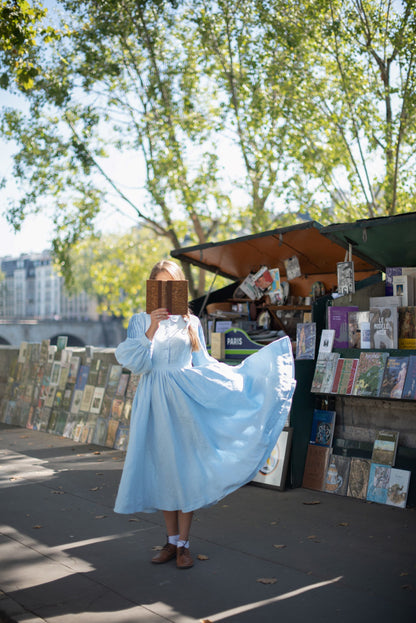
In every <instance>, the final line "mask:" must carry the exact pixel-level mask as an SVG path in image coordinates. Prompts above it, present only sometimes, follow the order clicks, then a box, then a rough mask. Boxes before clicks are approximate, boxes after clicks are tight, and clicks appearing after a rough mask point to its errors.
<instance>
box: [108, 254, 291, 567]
mask: <svg viewBox="0 0 416 623" xmlns="http://www.w3.org/2000/svg"><path fill="white" fill-rule="evenodd" d="M150 279H159V280H184V275H183V272H182V270H181V269H180V268H179V266H178V265H177V264H175V263H174V262H171V261H168V260H162V261H161V262H158V263H157V264H156V265H155V266H154V267H153V270H152V272H151V274H150ZM116 357H117V360H118V361H119V362H120V363H121V364H122V365H123V366H125V367H126V368H128V369H130V370H131V371H132V372H134V373H139V374H141V375H142V376H141V379H140V383H139V386H138V388H137V392H136V396H135V398H134V402H133V407H132V417H131V426H130V436H129V444H128V449H127V454H126V461H125V465H124V469H123V474H122V477H121V482H120V487H119V491H118V495H117V500H116V504H115V511H116V512H118V513H135V512H139V511H142V512H154V511H156V510H162V511H163V515H164V520H165V524H166V530H167V537H168V541H167V543H166V545H165V546H164V548H163V549H162V550H161V552H160V553H159V554H158V555H157V556H155V557H154V558H153V559H152V562H153V563H155V564H161V563H165V562H167V561H169V560H171V559H173V558H176V564H177V567H178V568H179V569H186V568H189V567H192V565H193V560H192V557H191V554H190V552H189V531H190V527H191V522H192V515H193V511H194V510H196V509H198V508H203V507H206V506H210V505H212V504H215V503H216V502H218V501H219V500H220V499H222V498H223V497H225V496H226V495H228V494H229V493H231V492H232V491H235V490H236V489H238V488H239V487H241V486H242V485H244V484H246V483H248V482H249V481H251V480H252V479H253V477H254V476H255V474H256V473H257V472H258V470H259V469H260V468H261V467H262V465H263V464H264V463H265V461H266V460H267V458H268V457H269V455H270V453H271V451H272V449H273V447H274V445H275V443H276V440H277V438H278V436H279V434H280V432H281V430H282V428H283V426H284V424H285V421H286V418H287V415H288V413H289V409H290V404H291V399H292V395H293V391H294V388H295V381H294V378H293V376H294V367H293V356H292V349H291V344H290V340H289V338H283V339H282V340H278V341H276V342H273V343H272V344H270V345H268V346H265V347H264V348H262V349H261V350H259V351H258V352H256V353H255V354H253V355H251V356H250V357H248V358H247V359H245V360H244V361H243V362H242V363H241V364H240V365H239V366H236V367H232V366H228V365H226V364H224V363H219V362H218V361H216V360H215V359H214V358H213V357H210V355H209V354H208V352H207V350H206V346H205V340H204V335H203V332H202V327H201V324H200V322H199V319H198V318H196V317H195V316H193V315H191V314H188V315H186V316H170V315H169V314H168V311H167V310H166V309H163V308H161V309H156V310H154V311H152V313H151V314H146V313H140V314H135V315H134V316H133V317H132V318H131V320H130V323H129V327H128V330H127V339H126V340H125V341H124V342H122V343H121V344H120V345H119V346H118V348H117V349H116Z"/></svg>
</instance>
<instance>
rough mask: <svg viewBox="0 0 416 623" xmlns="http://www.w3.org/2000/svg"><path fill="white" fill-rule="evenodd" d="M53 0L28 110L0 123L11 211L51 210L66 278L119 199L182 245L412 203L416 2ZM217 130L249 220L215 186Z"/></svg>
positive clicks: (18, 215)
mask: <svg viewBox="0 0 416 623" xmlns="http://www.w3.org/2000/svg"><path fill="white" fill-rule="evenodd" d="M59 4H60V6H61V7H62V8H63V9H64V11H65V12H64V14H63V16H62V18H61V20H60V22H59V30H57V31H56V32H57V33H58V35H59V36H56V37H54V38H51V39H50V40H48V41H47V42H43V44H42V46H37V45H36V44H34V45H33V46H32V47H31V52H30V53H31V58H33V59H34V62H35V64H36V67H38V68H40V71H39V72H38V73H37V74H36V75H35V76H34V77H33V84H32V85H31V87H30V88H26V93H27V95H28V99H29V102H30V114H29V115H28V116H27V117H25V116H24V115H23V114H22V113H19V112H17V111H13V110H8V111H5V113H4V115H3V121H2V126H1V130H2V132H3V135H4V136H7V137H8V138H10V139H14V140H16V141H17V142H18V144H19V145H20V150H19V152H18V153H17V154H16V157H15V174H16V176H17V177H18V178H19V180H20V181H21V183H22V185H24V184H25V185H26V188H25V191H26V192H25V193H24V194H23V195H22V197H21V198H20V200H19V201H18V202H16V203H15V204H10V205H9V208H8V216H9V220H10V222H11V223H12V224H13V225H14V226H15V227H16V228H18V227H19V225H20V223H21V222H22V219H24V218H25V216H26V215H27V214H28V213H29V212H30V211H33V210H43V209H49V210H50V211H51V212H52V214H53V218H54V222H55V241H54V247H55V252H56V254H57V257H58V259H59V261H60V265H61V268H62V271H63V272H64V274H65V275H66V276H67V278H69V276H70V272H69V270H68V263H67V257H68V249H69V248H70V247H71V245H73V244H75V243H76V242H77V241H78V240H80V239H82V237H83V236H89V235H90V233H91V232H92V231H93V230H94V228H95V227H96V223H97V220H98V219H99V217H100V215H101V214H102V213H103V211H104V212H106V211H107V213H108V210H109V209H110V208H111V207H112V206H116V209H118V210H120V209H124V207H127V208H128V209H129V210H130V211H131V212H130V213H131V214H132V215H134V218H135V219H136V221H137V222H140V223H141V224H143V225H146V226H147V227H149V228H150V229H151V230H152V231H153V232H154V233H156V234H157V235H160V236H163V237H165V238H166V239H167V240H168V241H169V244H170V245H171V247H174V248H177V247H179V246H181V241H182V240H183V237H184V236H185V234H187V235H189V236H190V238H191V241H192V242H194V243H195V242H198V243H204V242H206V241H208V240H211V239H213V238H214V237H215V236H217V237H218V236H222V235H223V232H224V231H225V230H226V228H228V232H227V234H226V235H228V236H229V235H230V234H229V231H233V230H234V231H235V229H236V228H235V227H232V226H233V224H234V223H236V222H242V221H243V220H244V221H246V222H247V221H249V222H250V227H251V230H252V231H259V230H262V229H266V228H268V227H269V226H272V225H274V226H275V225H276V223H279V224H280V223H282V222H283V221H284V222H285V224H286V223H288V221H289V222H290V220H292V219H293V218H295V216H294V215H293V214H292V212H293V213H294V214H296V217H297V215H298V212H299V211H300V212H304V213H306V215H307V217H308V216H309V217H312V218H316V219H317V220H319V221H321V222H328V221H329V220H350V219H355V218H357V217H366V216H374V215H381V214H394V213H395V212H396V211H406V210H409V209H413V206H414V201H415V200H414V195H415V193H414V186H415V177H414V173H413V169H414V157H415V150H414V148H415V145H414V140H415V139H414V137H415V132H414V130H415V102H416V99H415V97H416V96H415V75H414V44H413V41H414V34H415V33H414V31H415V8H414V2H405V3H403V5H398V4H397V3H395V4H394V5H393V3H392V2H391V1H390V0H381V1H380V2H375V0H366V1H358V0H347V1H346V2H341V1H340V0H322V1H320V2H315V1H312V0H310V1H309V0H304V1H302V2H294V0H246V1H245V2H243V1H242V0H234V1H233V2H231V0H218V1H217V2H215V3H212V2H208V1H207V0H194V1H193V2H188V1H186V0H182V2H179V1H178V2H177V3H166V2H162V1H161V0H147V1H145V0H103V1H100V2H98V1H97V0H83V1H81V2H79V1H75V0H61V2H60V3H59ZM115 15H116V16H117V19H114V16H115ZM21 88H22V87H21ZM224 140H227V141H228V142H230V141H232V142H234V144H235V145H236V146H237V148H238V153H239V155H240V156H241V161H242V163H243V171H244V173H245V174H244V173H243V175H242V176H241V179H239V180H236V181H235V185H234V186H235V187H241V188H243V189H244V190H245V191H246V196H247V197H248V198H249V199H248V200H247V205H246V206H243V210H242V212H241V214H239V213H236V209H235V208H236V206H233V205H232V203H231V201H230V200H229V197H228V196H227V193H226V192H225V191H224V186H223V185H222V179H221V178H222V174H223V173H222V170H221V166H222V165H223V163H222V162H221V158H220V156H221V148H222V145H223V141H224ZM114 153H119V154H123V155H124V156H127V155H128V157H130V158H131V159H132V160H134V161H135V162H136V163H137V176H136V180H133V183H132V185H134V186H135V188H133V189H127V190H126V188H125V186H123V185H122V183H121V182H120V180H118V179H117V177H116V176H115V175H113V174H112V171H111V164H110V163H111V161H110V158H109V157H110V156H111V155H112V154H114ZM138 154H140V157H138ZM283 208H286V209H287V210H288V211H289V214H284V215H283V216H282V212H281V210H282V209H283ZM183 223H186V225H185V226H183ZM179 224H180V225H179ZM185 270H186V274H187V277H188V279H189V281H190V284H191V292H192V295H196V294H197V293H198V291H199V293H201V292H202V291H203V290H204V282H203V279H202V277H201V279H200V281H199V288H198V287H193V274H192V272H191V271H190V268H189V266H185Z"/></svg>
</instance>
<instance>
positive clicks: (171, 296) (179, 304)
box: [146, 279, 188, 316]
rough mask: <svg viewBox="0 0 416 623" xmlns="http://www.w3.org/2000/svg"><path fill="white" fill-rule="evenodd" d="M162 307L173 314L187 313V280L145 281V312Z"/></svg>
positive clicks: (183, 314)
mask: <svg viewBox="0 0 416 623" xmlns="http://www.w3.org/2000/svg"><path fill="white" fill-rule="evenodd" d="M160 307H164V308H165V309H167V310H168V311H169V313H170V314H173V315H174V316H176V315H180V316H185V315H186V314H187V313H188V281H187V280H183V281H174V280H172V281H160V280H158V279H148V280H147V281H146V312H147V313H148V314H150V313H151V312H152V311H153V310H154V309H159V308H160Z"/></svg>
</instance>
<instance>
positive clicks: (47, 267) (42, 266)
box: [0, 251, 98, 320]
mask: <svg viewBox="0 0 416 623" xmlns="http://www.w3.org/2000/svg"><path fill="white" fill-rule="evenodd" d="M0 270H1V272H2V273H3V275H2V276H3V277H4V278H3V279H1V278H0V318H36V319H45V318H54V319H61V318H68V319H69V318H70V319H76V320H97V319H98V314H97V301H96V299H95V298H94V297H91V296H89V295H88V294H86V293H85V292H81V293H80V294H77V295H75V296H69V295H68V294H67V293H66V292H65V288H64V283H63V278H62V277H61V276H60V275H58V274H57V273H56V272H55V270H54V267H53V261H52V257H51V255H50V253H49V252H47V251H44V252H43V253H28V254H22V255H20V256H19V257H18V258H12V257H3V258H0Z"/></svg>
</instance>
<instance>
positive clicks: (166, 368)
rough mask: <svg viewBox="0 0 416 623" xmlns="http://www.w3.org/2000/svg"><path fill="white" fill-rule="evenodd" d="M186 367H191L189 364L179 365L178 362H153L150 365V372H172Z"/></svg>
mask: <svg viewBox="0 0 416 623" xmlns="http://www.w3.org/2000/svg"><path fill="white" fill-rule="evenodd" d="M187 368H192V365H191V364H188V365H180V364H178V363H154V364H153V365H152V369H151V370H150V373H151V372H172V371H175V370H178V371H179V370H186V369H187Z"/></svg>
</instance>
